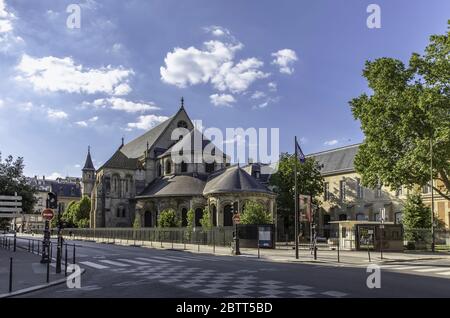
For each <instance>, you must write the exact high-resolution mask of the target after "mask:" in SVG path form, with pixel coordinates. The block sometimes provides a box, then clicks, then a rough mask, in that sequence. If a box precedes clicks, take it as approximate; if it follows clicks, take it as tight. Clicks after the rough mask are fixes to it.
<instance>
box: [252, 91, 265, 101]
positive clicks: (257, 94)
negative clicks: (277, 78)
mask: <svg viewBox="0 0 450 318" xmlns="http://www.w3.org/2000/svg"><path fill="white" fill-rule="evenodd" d="M263 97H266V93H264V92H261V91H255V92H254V93H253V94H252V96H251V97H250V98H251V99H259V98H263Z"/></svg>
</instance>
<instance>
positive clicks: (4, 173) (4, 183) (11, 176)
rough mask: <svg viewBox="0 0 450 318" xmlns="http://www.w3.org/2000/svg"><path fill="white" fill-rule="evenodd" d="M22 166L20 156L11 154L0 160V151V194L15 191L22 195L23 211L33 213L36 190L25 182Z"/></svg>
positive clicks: (8, 193) (11, 193) (12, 193)
mask: <svg viewBox="0 0 450 318" xmlns="http://www.w3.org/2000/svg"><path fill="white" fill-rule="evenodd" d="M24 167H25V165H24V163H23V158H22V157H18V158H17V159H14V158H13V157H12V156H8V157H7V158H6V159H5V160H2V157H1V152H0V195H14V193H15V192H17V195H20V196H22V209H23V211H24V212H25V213H33V208H34V204H35V203H36V199H35V197H34V194H35V193H36V190H35V189H34V188H33V187H32V186H31V185H29V184H27V182H26V178H25V176H24V174H23V169H24Z"/></svg>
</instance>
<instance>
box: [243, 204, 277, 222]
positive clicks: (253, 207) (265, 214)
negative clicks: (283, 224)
mask: <svg viewBox="0 0 450 318" xmlns="http://www.w3.org/2000/svg"><path fill="white" fill-rule="evenodd" d="M241 223H242V224H272V223H273V220H272V216H271V215H270V212H269V211H267V209H266V208H264V206H262V205H261V204H259V203H258V202H255V201H249V202H246V203H245V207H244V211H243V213H242V216H241Z"/></svg>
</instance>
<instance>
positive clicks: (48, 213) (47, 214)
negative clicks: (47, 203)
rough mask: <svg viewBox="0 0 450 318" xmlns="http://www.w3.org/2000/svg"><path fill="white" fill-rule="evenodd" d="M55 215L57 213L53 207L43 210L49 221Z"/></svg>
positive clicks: (43, 214)
mask: <svg viewBox="0 0 450 318" xmlns="http://www.w3.org/2000/svg"><path fill="white" fill-rule="evenodd" d="M54 216H55V214H54V213H53V210H52V209H44V211H42V217H43V218H44V219H45V220H47V221H51V220H52V219H53V217H54Z"/></svg>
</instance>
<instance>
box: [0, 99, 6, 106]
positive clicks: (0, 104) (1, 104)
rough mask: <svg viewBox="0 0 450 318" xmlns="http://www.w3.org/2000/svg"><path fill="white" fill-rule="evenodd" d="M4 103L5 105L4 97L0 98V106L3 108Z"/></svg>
mask: <svg viewBox="0 0 450 318" xmlns="http://www.w3.org/2000/svg"><path fill="white" fill-rule="evenodd" d="M3 105H5V102H4V101H3V100H2V99H0V108H2V107H3Z"/></svg>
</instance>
